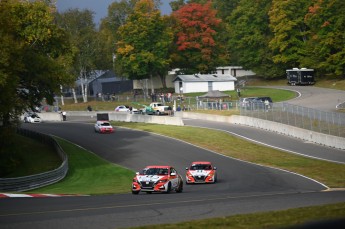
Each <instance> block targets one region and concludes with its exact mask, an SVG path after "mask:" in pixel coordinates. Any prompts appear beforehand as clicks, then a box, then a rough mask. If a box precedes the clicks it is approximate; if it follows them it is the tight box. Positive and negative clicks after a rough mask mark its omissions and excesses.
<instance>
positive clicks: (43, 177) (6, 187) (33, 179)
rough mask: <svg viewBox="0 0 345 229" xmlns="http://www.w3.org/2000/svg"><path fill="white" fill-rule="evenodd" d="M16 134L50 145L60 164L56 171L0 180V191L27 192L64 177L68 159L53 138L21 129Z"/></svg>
mask: <svg viewBox="0 0 345 229" xmlns="http://www.w3.org/2000/svg"><path fill="white" fill-rule="evenodd" d="M18 133H19V134H21V135H23V136H27V137H30V138H34V139H36V140H39V141H41V142H43V143H45V144H50V145H51V146H52V147H54V149H55V151H56V152H57V154H58V155H59V157H60V158H61V160H62V164H61V165H60V166H59V167H58V168H57V169H54V170H51V171H48V172H44V173H40V174H35V175H30V176H24V177H15V178H0V190H1V191H16V192H21V191H28V190H32V189H36V188H40V187H44V186H47V185H50V184H53V183H56V182H58V181H60V180H61V179H63V178H64V177H65V176H66V174H67V171H68V157H67V155H66V153H65V152H64V151H63V150H62V148H61V147H60V145H59V144H58V143H57V142H56V141H55V139H54V138H53V137H51V136H49V135H45V134H42V133H37V132H34V131H30V130H26V129H21V128H20V129H18Z"/></svg>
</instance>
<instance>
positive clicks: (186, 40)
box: [172, 1, 225, 73]
mask: <svg viewBox="0 0 345 229" xmlns="http://www.w3.org/2000/svg"><path fill="white" fill-rule="evenodd" d="M216 13H217V12H216V11H215V10H213V9H212V8H211V2H210V1H209V2H208V3H206V4H204V5H202V4H198V3H189V4H186V5H184V6H183V7H181V8H180V9H179V10H177V11H175V12H173V16H174V17H175V18H176V21H177V24H176V28H175V31H176V32H175V36H176V38H175V39H176V48H177V51H176V53H174V54H173V55H172V58H173V61H174V67H178V68H180V69H181V70H182V72H184V73H197V72H201V73H206V72H211V71H213V70H214V69H215V68H216V67H217V66H220V65H222V63H223V62H224V60H225V55H224V52H222V50H224V49H222V48H221V47H220V43H217V41H218V39H219V37H217V28H219V26H220V23H221V20H220V19H218V18H217V17H216Z"/></svg>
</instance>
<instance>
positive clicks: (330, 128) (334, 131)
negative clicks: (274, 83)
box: [239, 103, 345, 137]
mask: <svg viewBox="0 0 345 229" xmlns="http://www.w3.org/2000/svg"><path fill="white" fill-rule="evenodd" d="M239 108H240V115H242V116H249V117H253V118H259V119H264V120H268V121H273V122H278V123H282V124H287V125H290V126H295V127H299V128H303V129H307V130H311V131H315V132H319V133H323V134H328V135H333V136H338V137H345V113H341V112H326V111H320V110H316V109H312V108H307V107H302V106H297V105H293V104H289V103H271V104H269V105H265V104H250V105H246V106H241V105H240V106H239Z"/></svg>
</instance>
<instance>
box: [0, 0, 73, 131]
mask: <svg viewBox="0 0 345 229" xmlns="http://www.w3.org/2000/svg"><path fill="white" fill-rule="evenodd" d="M52 11H54V9H53V8H51V7H49V6H48V5H47V4H46V3H45V2H44V1H35V2H26V1H16V0H14V1H1V2H0V47H1V54H0V98H1V103H0V119H1V122H2V125H7V124H9V123H10V121H11V120H14V119H16V118H17V117H18V115H19V114H21V113H22V112H23V110H25V109H30V108H34V107H36V106H39V105H40V103H41V102H42V99H43V98H45V99H46V100H47V102H48V103H50V104H52V103H53V101H54V95H55V94H58V93H59V88H60V85H61V84H64V83H66V82H69V81H70V78H69V77H68V75H67V74H66V71H64V68H63V64H64V63H63V61H64V58H63V55H64V54H66V53H68V52H69V48H70V46H69V43H68V39H67V37H66V34H65V33H64V31H63V30H61V29H60V28H58V27H57V26H56V25H55V23H54V18H53V15H52Z"/></svg>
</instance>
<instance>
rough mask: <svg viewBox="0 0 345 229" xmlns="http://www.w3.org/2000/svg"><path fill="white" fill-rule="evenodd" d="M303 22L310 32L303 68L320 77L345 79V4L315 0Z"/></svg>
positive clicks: (337, 1)
mask: <svg viewBox="0 0 345 229" xmlns="http://www.w3.org/2000/svg"><path fill="white" fill-rule="evenodd" d="M313 2H314V4H313V5H312V6H310V7H309V12H308V13H307V15H306V16H305V18H304V21H305V23H306V25H308V27H309V28H310V31H309V33H308V37H309V39H308V42H307V49H306V52H307V53H306V54H307V55H305V57H304V58H303V59H302V60H301V63H302V64H303V65H304V66H310V67H313V68H315V69H316V70H317V71H318V73H319V74H320V73H324V74H327V75H335V76H342V77H345V39H344V37H345V15H344V13H343V12H344V10H345V2H344V1H342V0H322V1H321V0H314V1H313Z"/></svg>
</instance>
